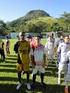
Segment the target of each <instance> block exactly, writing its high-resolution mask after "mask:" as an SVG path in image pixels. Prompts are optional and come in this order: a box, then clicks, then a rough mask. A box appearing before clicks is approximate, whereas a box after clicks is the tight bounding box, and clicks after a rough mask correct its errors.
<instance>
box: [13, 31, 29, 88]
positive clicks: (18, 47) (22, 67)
mask: <svg viewBox="0 0 70 93" xmlns="http://www.w3.org/2000/svg"><path fill="white" fill-rule="evenodd" d="M24 36H25V35H24V32H20V33H19V41H17V42H16V44H15V45H14V51H15V52H16V53H17V54H18V63H17V71H18V80H19V84H18V85H17V87H16V89H17V90H18V89H19V88H20V87H21V85H22V83H21V73H22V71H23V72H24V73H26V74H27V88H28V89H30V88H31V87H30V84H29V62H30V60H29V59H30V58H29V53H30V44H29V43H28V41H26V40H25V39H24Z"/></svg>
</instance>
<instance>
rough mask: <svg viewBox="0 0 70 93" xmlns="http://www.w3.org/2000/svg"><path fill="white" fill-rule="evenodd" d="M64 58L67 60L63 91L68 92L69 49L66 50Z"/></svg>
mask: <svg viewBox="0 0 70 93" xmlns="http://www.w3.org/2000/svg"><path fill="white" fill-rule="evenodd" d="M66 60H67V70H66V75H65V93H69V92H68V83H69V82H70V51H68V52H67V55H66Z"/></svg>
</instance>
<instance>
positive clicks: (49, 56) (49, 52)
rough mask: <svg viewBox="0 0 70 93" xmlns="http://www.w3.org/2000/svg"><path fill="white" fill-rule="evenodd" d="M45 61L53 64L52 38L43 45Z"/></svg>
mask: <svg viewBox="0 0 70 93" xmlns="http://www.w3.org/2000/svg"><path fill="white" fill-rule="evenodd" d="M45 49H46V54H47V59H48V61H49V62H53V59H54V40H53V38H52V36H49V37H48V40H47V43H46V44H45Z"/></svg>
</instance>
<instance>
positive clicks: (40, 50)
mask: <svg viewBox="0 0 70 93" xmlns="http://www.w3.org/2000/svg"><path fill="white" fill-rule="evenodd" d="M44 54H46V51H45V48H44V46H43V45H39V46H38V47H36V48H35V50H34V52H33V51H32V53H31V55H34V59H35V62H36V65H42V64H43V62H44Z"/></svg>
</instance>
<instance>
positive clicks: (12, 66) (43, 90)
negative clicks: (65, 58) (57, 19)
mask: <svg viewBox="0 0 70 93" xmlns="http://www.w3.org/2000/svg"><path fill="white" fill-rule="evenodd" d="M15 42H16V40H15V39H11V40H10V43H11V44H10V51H11V54H10V55H9V56H7V57H6V61H5V62H2V61H0V93H64V80H63V76H62V78H61V80H62V83H61V85H57V67H56V65H55V63H56V60H54V63H53V64H49V65H48V68H47V67H46V66H45V68H46V73H45V78H44V82H45V84H46V86H45V87H42V86H41V85H40V76H39V75H37V78H36V87H35V88H34V89H31V90H30V91H28V90H27V89H26V86H25V84H24V83H25V82H26V75H25V74H24V75H22V81H23V85H22V87H21V88H20V89H19V90H18V91H17V90H16V84H17V83H18V79H17V71H16V63H17V56H16V54H15V53H14V51H13V47H14V43H15ZM42 43H43V44H45V40H42ZM30 70H31V71H32V68H30ZM30 83H32V77H31V74H30Z"/></svg>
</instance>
